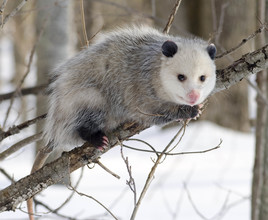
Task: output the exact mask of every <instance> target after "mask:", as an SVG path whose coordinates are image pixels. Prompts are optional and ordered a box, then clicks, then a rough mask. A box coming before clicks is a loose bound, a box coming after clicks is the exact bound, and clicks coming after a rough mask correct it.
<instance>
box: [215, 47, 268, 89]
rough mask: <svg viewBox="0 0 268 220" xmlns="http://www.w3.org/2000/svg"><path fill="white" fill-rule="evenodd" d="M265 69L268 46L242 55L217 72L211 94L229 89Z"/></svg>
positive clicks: (267, 60) (267, 65) (267, 63)
mask: <svg viewBox="0 0 268 220" xmlns="http://www.w3.org/2000/svg"><path fill="white" fill-rule="evenodd" d="M267 68H268V44H267V45H265V46H264V47H262V48H260V49H258V50H256V51H254V52H251V53H247V54H245V55H243V56H242V57H241V58H240V59H239V60H237V61H235V62H234V63H233V64H231V65H230V66H228V67H226V68H224V69H220V70H217V82H216V87H215V89H214V90H213V94H214V93H216V92H219V91H221V90H224V89H229V88H230V87H231V86H232V85H234V84H236V83H238V82H240V81H241V80H242V79H244V78H246V77H248V76H250V75H252V74H256V73H258V72H260V71H261V70H264V69H267Z"/></svg>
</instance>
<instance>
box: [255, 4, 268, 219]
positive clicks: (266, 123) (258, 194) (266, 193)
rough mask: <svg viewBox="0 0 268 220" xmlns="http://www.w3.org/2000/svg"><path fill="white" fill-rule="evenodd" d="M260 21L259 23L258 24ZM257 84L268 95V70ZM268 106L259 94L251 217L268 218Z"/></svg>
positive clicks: (260, 10) (261, 12)
mask: <svg viewBox="0 0 268 220" xmlns="http://www.w3.org/2000/svg"><path fill="white" fill-rule="evenodd" d="M267 11H268V10H266V7H265V0H258V1H257V17H258V18H259V19H260V21H261V22H262V23H265V13H267ZM258 25H259V23H257V26H258ZM265 41H266V40H265V32H264V33H262V34H261V35H260V36H259V37H258V38H256V47H257V48H259V47H261V45H263V44H265ZM256 82H257V85H258V87H259V89H260V90H261V92H262V94H263V95H264V96H266V98H267V97H268V89H267V88H268V77H267V70H263V71H261V72H260V73H258V75H257V80H256ZM267 114H268V112H267V106H266V104H265V103H264V102H263V101H262V99H261V98H260V95H258V96H257V122H256V135H255V136H256V146H255V162H254V169H253V180H252V199H251V219H252V220H266V219H267V216H268V134H267V133H268V118H267Z"/></svg>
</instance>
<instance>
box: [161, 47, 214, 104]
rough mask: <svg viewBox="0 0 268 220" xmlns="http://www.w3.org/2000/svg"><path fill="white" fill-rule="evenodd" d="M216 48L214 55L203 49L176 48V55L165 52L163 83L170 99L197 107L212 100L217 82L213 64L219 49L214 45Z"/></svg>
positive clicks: (162, 68) (162, 69)
mask: <svg viewBox="0 0 268 220" xmlns="http://www.w3.org/2000/svg"><path fill="white" fill-rule="evenodd" d="M172 43H174V42H172ZM175 46H176V45H175ZM212 47H213V48H212V50H214V51H210V52H212V54H210V55H209V53H208V50H207V48H205V47H202V46H201V45H200V46H197V45H189V46H183V47H182V48H177V50H176V48H175V50H176V52H175V51H173V52H171V54H168V55H167V54H165V55H164V52H163V57H162V65H161V70H160V79H161V82H162V86H163V90H164V92H165V93H166V94H165V96H166V97H165V98H166V99H168V100H169V101H172V102H175V103H177V104H181V105H191V106H193V105H198V104H200V103H202V102H203V101H204V100H205V99H206V98H207V97H208V95H209V94H210V93H211V91H212V90H213V89H214V86H215V82H216V73H215V71H216V66H215V64H214V61H213V59H214V56H215V53H216V49H215V47H214V45H213V46H212ZM171 50H172V49H171ZM173 50H174V49H173ZM174 52H175V53H174ZM168 53H169V52H168ZM172 53H174V54H172Z"/></svg>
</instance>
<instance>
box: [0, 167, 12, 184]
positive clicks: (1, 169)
mask: <svg viewBox="0 0 268 220" xmlns="http://www.w3.org/2000/svg"><path fill="white" fill-rule="evenodd" d="M0 172H1V173H2V174H3V175H4V176H5V177H6V178H7V179H9V180H10V181H11V182H12V183H15V182H16V181H15V180H14V178H13V177H11V175H9V174H8V173H7V172H6V171H5V170H4V169H3V168H1V167H0Z"/></svg>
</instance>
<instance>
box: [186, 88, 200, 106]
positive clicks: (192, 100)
mask: <svg viewBox="0 0 268 220" xmlns="http://www.w3.org/2000/svg"><path fill="white" fill-rule="evenodd" d="M187 97H188V98H189V103H190V104H195V103H196V101H197V100H198V99H199V97H200V93H199V92H198V91H196V90H192V91H191V92H189V93H188V94H187Z"/></svg>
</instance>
